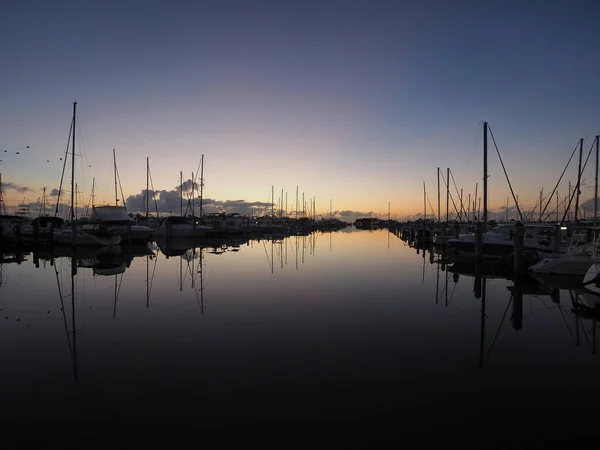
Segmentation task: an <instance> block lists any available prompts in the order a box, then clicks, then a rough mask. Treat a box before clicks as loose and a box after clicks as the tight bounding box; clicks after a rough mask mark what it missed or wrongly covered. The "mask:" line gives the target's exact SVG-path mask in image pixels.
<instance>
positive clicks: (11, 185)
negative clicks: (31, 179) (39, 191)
mask: <svg viewBox="0 0 600 450" xmlns="http://www.w3.org/2000/svg"><path fill="white" fill-rule="evenodd" d="M2 187H3V188H4V189H6V190H10V189H12V190H15V191H17V192H19V193H21V194H22V193H23V192H27V191H31V190H32V189H31V188H30V187H28V186H19V185H16V184H15V183H2Z"/></svg>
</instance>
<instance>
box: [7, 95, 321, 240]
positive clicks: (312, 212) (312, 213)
mask: <svg viewBox="0 0 600 450" xmlns="http://www.w3.org/2000/svg"><path fill="white" fill-rule="evenodd" d="M76 113H77V102H73V118H72V122H71V130H70V138H71V139H70V140H71V166H72V167H71V205H70V211H69V217H70V219H71V222H72V224H73V232H74V230H75V221H76V209H77V205H76V202H77V184H76V183H75V154H76V153H75V130H76V115H77V114H76ZM68 154H69V148H68V147H67V150H66V155H65V159H64V161H65V162H64V163H63V173H62V175H61V180H60V186H59V190H58V196H57V200H56V208H55V212H54V215H55V216H57V215H58V211H59V205H60V197H61V193H62V183H63V177H64V169H65V168H66V161H67V156H68ZM113 173H114V194H115V206H119V202H121V203H122V205H123V206H124V207H125V211H126V212H127V206H126V202H125V201H124V200H123V198H124V195H123V189H122V186H121V180H120V177H119V172H118V168H117V159H116V151H115V149H114V148H113ZM198 173H200V182H199V183H198V180H197V177H198ZM95 185H96V180H95V178H93V179H92V192H91V196H90V201H91V205H92V207H94V206H95ZM183 185H184V181H183V171H180V172H179V194H180V195H179V209H180V215H182V216H183V215H184V214H187V212H188V209H190V212H191V215H192V216H195V213H196V211H195V204H196V202H195V200H196V197H195V190H196V186H198V191H199V197H198V199H199V211H198V212H199V216H202V215H203V212H204V211H203V188H204V155H202V157H201V159H200V164H199V167H198V170H197V171H196V173H194V172H192V174H191V194H190V195H188V199H187V200H188V204H187V207H186V209H185V211H184V208H183V206H184V196H183ZM0 186H1V178H0ZM150 188H151V175H150V158H146V191H145V218H146V220H148V218H149V214H150ZM119 189H120V193H121V199H119ZM274 189H275V188H274V186H271V197H270V200H271V216H272V217H275V216H276V215H275V200H274V197H275V192H274ZM152 193H153V194H154V187H153V186H152ZM45 194H46V188H44V195H43V199H42V205H43V206H42V208H43V211H44V213H43V214H44V215H45V203H46V195H45ZM283 199H284V192H283V189H282V191H281V197H280V198H279V200H278V213H279V216H280V217H284V213H285V216H286V217H288V211H289V210H288V201H287V192H286V193H285V212H284V208H283V204H284V200H283ZM154 200H155V205H156V199H154ZM309 203H310V205H308V204H307V202H306V200H305V197H304V193H302V205H303V206H302V214H301V217H302V218H306V217H308V218H310V219H313V220H316V217H317V213H316V211H317V209H316V197H314V196H313V198H312V199H310V200H309ZM0 205H3V200H2V192H1V189H0ZM307 205H308V206H307ZM329 206H330V207H329V218H330V219H331V218H332V216H333V200H330V205H329ZM88 209H89V208H88ZM299 209H300V208H299V191H298V186H296V208H295V216H296V219H298V218H299V217H298V215H299ZM265 212H266V210H265ZM307 212H308V215H307ZM156 214H157V216H159V211H158V206H157V205H156Z"/></svg>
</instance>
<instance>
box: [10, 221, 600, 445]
mask: <svg viewBox="0 0 600 450" xmlns="http://www.w3.org/2000/svg"><path fill="white" fill-rule="evenodd" d="M385 233H386V231H385V230H376V231H370V230H369V231H350V232H343V233H337V232H333V233H313V234H310V235H307V236H290V237H287V238H283V239H281V238H277V237H268V238H265V239H261V240H260V241H259V240H237V241H223V240H221V241H219V240H214V241H206V240H202V241H185V240H183V241H173V242H171V243H168V242H157V243H156V244H151V245H150V246H149V247H148V248H147V249H143V248H141V249H137V250H135V251H133V249H132V250H130V251H128V250H127V247H126V246H122V247H120V248H119V250H118V251H117V250H116V249H111V250H110V251H109V250H106V249H104V250H103V251H102V252H92V251H90V250H87V251H82V253H75V254H73V253H72V252H71V253H69V252H68V251H67V250H65V249H62V250H61V249H59V250H60V252H55V254H52V255H51V254H50V253H48V254H43V253H41V252H40V253H35V254H34V255H33V256H34V258H33V259H34V260H35V261H34V263H33V264H32V262H31V261H28V258H27V257H19V258H16V257H12V256H11V258H7V259H8V260H11V261H14V262H6V263H3V264H2V265H1V266H0V275H2V277H1V278H0V303H1V304H0V308H2V310H3V316H4V317H5V319H4V321H3V323H2V325H3V326H1V327H0V339H1V340H2V342H11V345H10V346H0V357H1V358H2V360H3V362H4V363H3V365H2V367H1V368H0V370H1V371H2V373H1V374H2V378H3V380H7V383H8V384H10V386H11V389H10V391H9V390H5V391H4V392H3V393H2V394H0V395H1V396H2V397H1V398H0V400H2V402H3V405H5V407H4V408H3V412H2V413H1V414H2V416H1V417H0V418H1V419H2V421H3V423H5V424H9V425H12V424H14V423H28V424H33V425H29V426H34V425H35V424H39V423H42V422H41V421H43V420H44V419H45V418H47V417H48V413H46V412H45V411H52V415H54V416H56V417H60V420H62V421H64V423H71V422H69V421H75V420H80V418H81V417H85V418H90V419H89V420H90V422H92V421H95V420H97V419H99V418H100V419H102V420H104V421H108V422H110V424H111V426H114V425H115V424H118V425H120V426H122V425H123V424H127V426H130V427H136V426H140V427H142V428H143V429H148V428H152V429H154V428H156V429H159V428H160V429H161V430H168V431H171V430H173V429H175V428H177V429H181V427H194V429H198V427H200V429H201V430H202V431H203V432H205V433H210V432H211V431H214V430H217V429H219V430H220V429H221V428H219V427H223V424H228V426H229V425H230V426H232V427H242V429H244V430H247V429H248V428H250V427H249V426H248V424H249V423H252V425H253V426H256V427H257V429H259V428H260V429H261V430H264V427H261V425H268V424H274V423H275V424H277V425H278V426H279V424H283V425H284V428H285V425H288V424H293V426H295V427H297V426H299V425H303V426H304V428H303V429H309V428H310V425H311V424H313V425H314V424H326V425H325V426H326V427H328V429H329V427H330V426H332V425H331V423H332V421H339V422H340V423H343V424H347V423H352V424H357V423H360V424H361V427H364V426H369V425H373V424H374V423H376V424H377V425H378V426H379V425H381V424H384V423H385V424H387V423H389V424H390V425H389V426H390V429H393V430H397V429H398V427H399V426H407V424H409V425H410V427H414V429H420V428H419V426H421V425H423V424H424V423H427V424H429V425H432V426H436V427H437V426H438V425H439V424H442V425H444V424H446V423H447V420H448V417H449V416H452V417H453V418H456V423H457V424H459V425H460V424H464V423H470V424H475V425H476V426H477V427H478V429H480V427H484V426H486V421H487V420H489V418H490V417H492V415H493V414H494V413H495V412H497V411H498V410H501V409H502V408H505V407H507V405H509V404H510V405H513V406H515V408H514V410H512V412H511V420H514V421H515V423H518V426H519V429H535V430H534V431H537V430H539V429H540V427H528V426H527V425H528V424H530V423H531V420H532V417H533V418H535V417H542V416H540V415H539V414H537V413H539V411H538V410H537V409H536V408H541V409H543V411H544V412H548V414H549V413H552V414H558V413H560V411H564V410H565V409H564V407H565V406H567V405H568V406H569V408H572V410H577V408H576V407H575V406H576V405H574V404H570V403H567V402H574V401H576V400H577V399H575V398H574V397H577V396H574V395H573V390H574V387H573V386H575V387H576V388H577V389H588V390H589V392H595V391H593V389H595V386H596V384H597V379H596V378H597V376H596V375H595V374H597V371H598V370H599V369H600V363H599V362H598V359H597V358H596V357H594V356H593V355H594V354H595V349H596V328H597V318H598V314H597V311H598V308H597V306H596V305H597V304H598V298H597V297H594V296H589V295H588V293H586V292H585V291H583V290H576V289H564V288H562V287H560V286H549V285H547V284H545V283H543V282H541V281H539V280H536V279H533V278H529V277H521V278H513V277H512V276H510V275H508V276H506V274H504V273H503V272H502V270H501V268H500V267H499V266H497V265H494V264H492V263H489V264H479V265H474V264H470V263H469V261H468V259H467V258H461V257H460V256H459V255H453V254H449V253H448V254H447V253H445V252H444V251H443V249H436V248H431V247H430V246H428V245H426V246H420V247H419V246H417V247H411V246H408V245H404V244H402V243H401V242H400V241H398V240H396V238H395V237H394V235H391V234H389V233H387V234H386V235H384V234H385ZM333 240H335V245H334V244H333ZM415 254H416V255H415ZM25 256H26V255H25ZM17 260H20V261H21V263H20V264H19V263H18V262H17ZM36 262H37V264H36ZM265 262H266V263H267V265H266V267H265ZM31 280H35V281H36V282H35V283H32V282H31ZM57 286H58V294H59V299H60V301H59V302H57V299H56V297H55V296H54V295H52V296H48V295H46V294H47V293H48V292H56V291H54V289H57ZM69 300H70V301H69ZM205 300H206V305H205ZM150 306H152V307H150ZM205 306H206V308H205ZM59 308H60V312H59V311H58V309H59ZM205 309H206V313H205ZM17 318H19V319H22V322H17ZM24 322H25V323H26V324H27V325H31V327H29V328H25V326H24V325H23V323H24ZM59 330H60V331H59ZM63 335H66V337H67V346H65V345H64V344H65V342H64V337H63ZM588 348H589V349H590V350H591V351H587V349H588ZM67 357H68V360H67ZM440 380H444V381H445V382H440ZM73 381H75V382H76V383H77V385H76V386H74V383H73ZM32 387H34V388H32ZM534 393H539V394H536V395H534ZM550 393H551V394H552V395H550ZM562 394H564V396H563V397H560V398H562V399H563V400H561V402H562V403H560V402H558V400H556V399H557V398H558V396H560V395H562ZM589 395H590V394H589V393H586V396H588V397H589ZM550 398H552V401H550ZM587 400H589V398H587ZM198 405H202V407H201V408H200V407H199V406H198ZM569 410H571V409H569ZM521 416H522V417H521ZM543 417H544V418H546V416H545V415H544V416H543ZM557 417H561V420H564V414H563V415H560V414H558V415H557ZM574 417H575V416H573V418H574ZM386 421H387V422H386ZM198 424H200V425H198ZM399 424H400V425H399ZM290 426H291V425H290ZM494 426H497V424H494ZM243 427H246V428H243ZM286 430H287V429H286ZM96 431H97V430H96ZM94 435H95V434H94ZM288 435H289V434H288ZM219 436H221V434H219Z"/></svg>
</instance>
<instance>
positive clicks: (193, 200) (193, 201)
mask: <svg viewBox="0 0 600 450" xmlns="http://www.w3.org/2000/svg"><path fill="white" fill-rule="evenodd" d="M194 203H195V199H194V172H192V217H196V216H194ZM194 224H196V220H195V219H194Z"/></svg>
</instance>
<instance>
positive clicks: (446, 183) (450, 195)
mask: <svg viewBox="0 0 600 450" xmlns="http://www.w3.org/2000/svg"><path fill="white" fill-rule="evenodd" d="M450 173H452V172H450ZM440 175H441V177H442V180H443V181H444V184H445V185H446V189H448V183H449V182H450V180H447V181H446V179H445V178H444V174H442V173H440ZM447 192H448V196H449V197H450V200H452V205H453V206H454V209H455V210H456V212H457V213H458V208H457V207H456V203H454V197H452V193H451V192H450V191H449V190H448V191H447Z"/></svg>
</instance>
